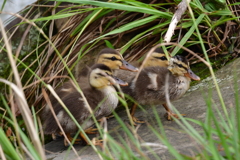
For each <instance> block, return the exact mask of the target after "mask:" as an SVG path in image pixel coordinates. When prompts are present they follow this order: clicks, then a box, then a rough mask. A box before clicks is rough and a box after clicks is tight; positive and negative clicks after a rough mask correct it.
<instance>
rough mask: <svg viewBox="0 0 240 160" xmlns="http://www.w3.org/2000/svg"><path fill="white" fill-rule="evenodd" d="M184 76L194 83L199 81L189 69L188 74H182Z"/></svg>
mask: <svg viewBox="0 0 240 160" xmlns="http://www.w3.org/2000/svg"><path fill="white" fill-rule="evenodd" d="M184 76H186V77H189V78H191V79H193V80H195V81H200V77H198V76H197V75H196V74H195V73H193V71H192V70H191V69H190V68H189V69H188V72H187V73H185V74H184Z"/></svg>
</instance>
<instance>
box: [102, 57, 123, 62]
mask: <svg viewBox="0 0 240 160" xmlns="http://www.w3.org/2000/svg"><path fill="white" fill-rule="evenodd" d="M105 59H109V60H112V61H121V62H122V60H121V59H117V58H116V57H115V56H113V57H111V58H109V57H105Z"/></svg>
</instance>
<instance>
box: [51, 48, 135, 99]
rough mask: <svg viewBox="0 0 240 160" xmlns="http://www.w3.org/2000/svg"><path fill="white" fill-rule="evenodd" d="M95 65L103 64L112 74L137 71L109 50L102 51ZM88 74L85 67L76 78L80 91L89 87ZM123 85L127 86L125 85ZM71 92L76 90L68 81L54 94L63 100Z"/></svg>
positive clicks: (117, 54) (113, 51)
mask: <svg viewBox="0 0 240 160" xmlns="http://www.w3.org/2000/svg"><path fill="white" fill-rule="evenodd" d="M96 63H98V64H100V63H101V64H105V65H106V66H108V67H109V68H110V69H111V71H112V72H113V73H114V71H115V70H118V69H122V70H128V71H132V72H137V71H138V68H136V67H134V66H132V65H131V64H129V63H128V62H127V61H125V60H124V58H123V57H122V55H121V54H120V53H119V52H118V51H116V50H115V49H111V48H105V49H102V50H101V51H100V52H99V54H98V56H97V58H96ZM88 73H89V67H85V68H84V69H83V72H82V73H80V76H79V77H78V85H79V86H80V88H81V89H84V88H88V87H89V86H88V76H87V75H88ZM125 84H126V85H127V83H125ZM73 91H76V88H75V87H74V85H73V84H72V83H71V82H70V81H68V82H65V83H64V84H63V85H62V86H60V87H59V88H58V89H57V90H56V93H57V94H58V96H59V97H61V98H63V97H65V96H67V95H68V94H69V93H71V92H73ZM50 98H51V97H50Z"/></svg>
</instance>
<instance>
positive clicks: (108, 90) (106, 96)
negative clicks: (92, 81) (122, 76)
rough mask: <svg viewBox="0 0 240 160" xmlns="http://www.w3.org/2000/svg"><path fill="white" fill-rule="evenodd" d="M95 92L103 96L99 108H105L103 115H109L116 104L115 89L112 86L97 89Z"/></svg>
mask: <svg viewBox="0 0 240 160" xmlns="http://www.w3.org/2000/svg"><path fill="white" fill-rule="evenodd" d="M97 90H99V91H100V92H101V93H102V95H103V100H102V102H101V103H102V104H101V107H102V106H103V107H106V108H107V109H106V110H105V112H106V113H105V114H106V115H108V114H111V113H112V111H113V110H114V109H115V108H116V107H117V104H118V96H117V92H116V90H115V88H114V87H113V86H106V87H102V88H98V89H97Z"/></svg>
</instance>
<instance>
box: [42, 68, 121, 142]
mask: <svg viewBox="0 0 240 160" xmlns="http://www.w3.org/2000/svg"><path fill="white" fill-rule="evenodd" d="M88 81H89V85H90V86H89V87H88V88H85V89H84V90H82V92H83V93H84V95H85V97H86V99H87V101H88V104H89V106H90V107H91V109H92V111H94V116H95V118H96V119H97V120H99V119H101V118H103V117H105V116H108V115H109V114H111V113H112V111H113V110H114V109H115V108H116V107H117V104H118V96H117V91H116V88H119V87H118V83H120V84H122V81H121V80H119V79H116V78H114V77H113V76H112V70H111V69H110V68H109V67H108V66H106V65H104V64H95V65H94V66H93V67H92V68H91V71H90V73H89V79H88ZM62 101H63V103H64V104H65V106H66V107H67V108H68V110H69V111H70V112H71V114H72V115H73V117H74V118H75V119H76V120H77V122H78V123H79V124H80V125H81V127H82V128H83V130H87V129H88V128H90V127H91V126H92V125H93V124H94V121H93V119H92V118H91V114H90V112H89V110H88V107H87V106H86V105H87V104H86V103H85V102H84V100H83V98H82V97H81V95H80V93H79V92H78V91H73V92H71V93H69V94H68V95H67V96H65V97H63V98H62ZM52 105H53V110H54V112H55V114H56V117H57V119H58V121H59V123H60V124H61V126H62V128H63V130H64V132H65V133H66V135H67V137H68V138H69V140H72V139H71V136H70V134H72V133H76V132H77V131H78V127H77V126H76V124H75V123H74V121H73V120H72V119H71V118H70V116H69V115H68V114H67V112H66V111H65V110H64V109H63V107H62V106H61V104H59V103H54V104H52ZM41 118H42V120H43V128H44V133H45V134H57V133H60V131H61V130H60V128H59V127H58V125H57V122H56V120H55V118H54V116H53V115H52V114H49V112H47V111H46V110H43V111H42V114H41ZM80 137H81V138H82V139H83V140H84V141H85V142H86V143H87V144H89V142H88V141H87V139H86V137H84V135H83V133H80ZM65 145H68V144H67V143H66V141H65ZM95 145H101V141H95Z"/></svg>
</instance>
